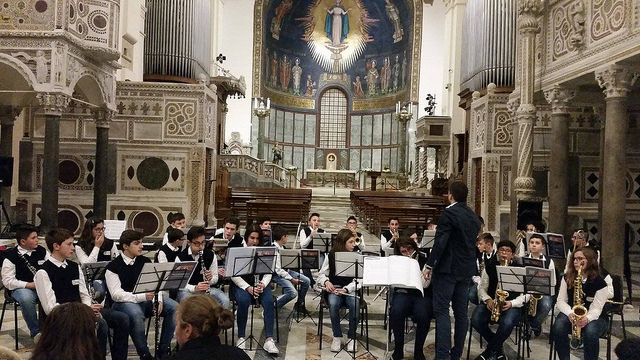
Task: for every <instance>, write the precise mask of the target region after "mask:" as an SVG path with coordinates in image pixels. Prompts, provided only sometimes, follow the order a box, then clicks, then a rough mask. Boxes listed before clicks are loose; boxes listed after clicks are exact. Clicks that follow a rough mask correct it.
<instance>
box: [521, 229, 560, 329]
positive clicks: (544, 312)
mask: <svg viewBox="0 0 640 360" xmlns="http://www.w3.org/2000/svg"><path fill="white" fill-rule="evenodd" d="M546 246H547V240H546V239H545V238H544V236H542V235H538V234H533V235H531V237H530V238H529V245H528V247H527V248H528V249H529V254H528V255H527V257H528V258H533V259H540V260H542V263H543V266H544V268H545V269H549V270H551V271H552V272H553V274H555V269H556V268H555V265H554V263H553V260H551V259H547V258H546V257H545V256H544V255H543V254H542V253H543V252H544V248H545V247H546ZM552 280H553V282H552V283H551V287H552V288H555V286H556V283H555V276H554V277H553V278H552ZM529 301H530V302H531V301H533V300H532V296H530V297H529ZM529 306H531V305H529ZM552 307H553V298H552V297H551V296H550V295H543V296H542V298H541V299H540V300H538V301H537V307H536V315H535V316H534V317H532V318H531V319H530V321H529V325H531V330H532V331H533V333H534V334H535V335H536V336H540V334H541V333H542V324H543V323H544V321H545V319H546V318H547V316H548V315H549V311H550V310H551V308H552Z"/></svg>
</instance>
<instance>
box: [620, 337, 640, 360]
mask: <svg viewBox="0 0 640 360" xmlns="http://www.w3.org/2000/svg"><path fill="white" fill-rule="evenodd" d="M614 352H615V353H616V356H617V357H618V360H637V359H638V357H639V355H638V354H640V339H638V338H633V339H632V338H626V339H624V340H622V341H620V342H619V343H618V345H616V348H615V350H614Z"/></svg>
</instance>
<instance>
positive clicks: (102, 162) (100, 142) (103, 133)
mask: <svg viewBox="0 0 640 360" xmlns="http://www.w3.org/2000/svg"><path fill="white" fill-rule="evenodd" d="M112 115H113V114H112V112H111V111H110V110H108V109H98V110H96V111H95V112H94V119H95V121H96V168H95V169H96V172H95V175H96V176H95V181H94V183H93V213H94V215H95V216H96V217H98V218H100V219H106V216H107V178H108V167H107V164H108V152H109V121H110V120H111V117H112Z"/></svg>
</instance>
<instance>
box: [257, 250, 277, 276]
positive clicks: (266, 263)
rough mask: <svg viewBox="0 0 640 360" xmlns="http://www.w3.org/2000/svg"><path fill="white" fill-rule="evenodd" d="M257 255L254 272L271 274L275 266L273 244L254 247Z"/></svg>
mask: <svg viewBox="0 0 640 360" xmlns="http://www.w3.org/2000/svg"><path fill="white" fill-rule="evenodd" d="M255 251H256V252H255V256H257V257H258V259H257V263H256V270H255V272H254V274H272V273H273V272H274V271H275V268H276V251H277V250H276V248H275V247H273V246H264V247H262V246H261V247H255Z"/></svg>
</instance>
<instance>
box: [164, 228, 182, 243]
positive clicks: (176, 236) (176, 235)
mask: <svg viewBox="0 0 640 360" xmlns="http://www.w3.org/2000/svg"><path fill="white" fill-rule="evenodd" d="M183 237H184V231H182V230H180V229H176V228H171V229H169V230H168V231H167V239H168V240H169V242H170V243H174V242H176V241H178V240H180V239H182V238H183Z"/></svg>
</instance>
